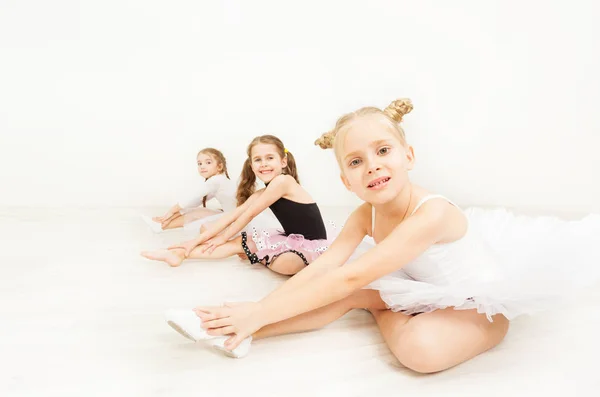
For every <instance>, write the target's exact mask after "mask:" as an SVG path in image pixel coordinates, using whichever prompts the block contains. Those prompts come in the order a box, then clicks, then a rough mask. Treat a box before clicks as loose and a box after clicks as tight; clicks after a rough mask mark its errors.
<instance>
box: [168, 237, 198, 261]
mask: <svg viewBox="0 0 600 397" xmlns="http://www.w3.org/2000/svg"><path fill="white" fill-rule="evenodd" d="M197 246H198V241H197V240H189V241H184V242H183V243H179V244H175V245H172V246H170V247H169V249H170V250H174V249H183V250H184V251H185V256H186V258H187V257H188V256H189V254H190V252H192V250H193V249H194V248H196V247H197Z"/></svg>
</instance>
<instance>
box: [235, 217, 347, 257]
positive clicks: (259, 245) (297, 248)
mask: <svg viewBox="0 0 600 397" xmlns="http://www.w3.org/2000/svg"><path fill="white" fill-rule="evenodd" d="M250 229H251V230H247V232H242V248H244V252H245V253H246V256H248V259H250V263H252V264H254V263H262V264H264V265H265V266H269V265H270V264H271V263H273V261H274V260H275V259H277V257H278V256H280V255H281V254H285V253H287V252H293V253H295V254H296V255H298V256H299V257H300V258H301V259H302V261H303V262H304V264H305V265H307V266H308V265H309V264H310V263H312V262H313V261H314V260H315V259H317V258H318V257H319V256H320V255H321V254H322V253H323V252H325V251H326V250H327V248H329V246H330V245H331V243H332V242H333V240H335V238H336V237H337V234H338V233H339V232H338V230H337V227H336V226H335V224H334V223H333V222H329V223H328V224H327V225H326V230H327V239H319V240H309V239H307V238H304V236H302V235H301V234H289V235H287V236H286V235H285V234H284V233H283V231H282V230H281V229H277V228H267V229H259V228H256V227H251V228H250ZM248 237H250V238H252V241H254V244H256V252H254V253H253V252H251V251H250V249H249V248H248V246H247V241H248Z"/></svg>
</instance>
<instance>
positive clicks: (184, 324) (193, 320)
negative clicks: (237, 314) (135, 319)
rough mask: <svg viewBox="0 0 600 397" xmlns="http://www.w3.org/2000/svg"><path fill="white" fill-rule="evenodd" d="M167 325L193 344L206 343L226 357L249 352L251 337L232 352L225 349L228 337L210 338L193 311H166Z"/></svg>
mask: <svg viewBox="0 0 600 397" xmlns="http://www.w3.org/2000/svg"><path fill="white" fill-rule="evenodd" d="M165 319H166V320H167V324H169V326H170V327H171V328H173V329H174V330H175V331H177V332H178V333H179V334H181V335H183V336H184V337H185V338H187V339H189V340H192V341H194V342H198V341H207V343H208V344H209V345H210V346H212V347H213V348H214V349H216V350H218V351H220V352H222V353H223V354H225V355H226V356H228V357H232V358H242V357H245V356H247V355H248V353H249V352H250V344H251V343H252V337H251V336H250V337H248V338H246V339H244V340H243V341H242V343H240V345H239V346H238V347H236V348H235V349H233V350H227V349H226V348H225V341H226V340H227V339H229V336H211V335H209V334H208V333H207V332H206V330H204V329H203V328H202V319H200V317H198V315H197V314H196V313H195V312H194V311H193V310H168V311H167V312H166V313H165Z"/></svg>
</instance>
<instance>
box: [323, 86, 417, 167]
mask: <svg viewBox="0 0 600 397" xmlns="http://www.w3.org/2000/svg"><path fill="white" fill-rule="evenodd" d="M411 110H413V105H412V102H411V101H410V99H408V98H402V99H397V100H395V101H393V102H392V103H390V104H389V105H388V106H387V107H386V108H385V109H383V110H381V109H379V108H376V107H372V106H367V107H363V108H360V109H358V110H356V111H354V112H351V113H348V114H345V115H343V116H342V117H340V118H339V119H338V120H337V122H336V123H335V127H334V128H333V129H332V130H331V131H329V132H326V133H324V134H323V135H321V137H320V138H319V139H317V140H316V141H315V145H318V146H320V147H321V148H322V149H331V148H333V150H334V152H335V156H336V158H337V159H338V162H339V159H340V158H339V156H340V154H341V153H340V150H341V142H343V141H344V136H345V135H346V132H347V130H342V129H343V128H344V127H345V126H347V125H348V124H349V123H350V122H352V121H354V120H355V119H357V118H359V117H362V116H367V115H370V114H379V115H381V116H383V117H384V119H385V120H387V122H388V123H389V125H390V127H391V129H392V131H393V132H395V133H396V134H397V135H398V138H399V139H400V142H401V143H402V144H403V145H406V136H405V134H404V130H403V129H402V127H400V122H402V118H403V117H404V115H405V114H408V113H410V112H411ZM340 131H342V132H341V133H340Z"/></svg>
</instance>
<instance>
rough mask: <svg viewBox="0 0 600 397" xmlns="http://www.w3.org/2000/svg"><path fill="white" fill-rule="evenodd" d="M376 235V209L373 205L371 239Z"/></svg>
mask: <svg viewBox="0 0 600 397" xmlns="http://www.w3.org/2000/svg"><path fill="white" fill-rule="evenodd" d="M373 234H375V207H374V206H373V205H371V237H373Z"/></svg>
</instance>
